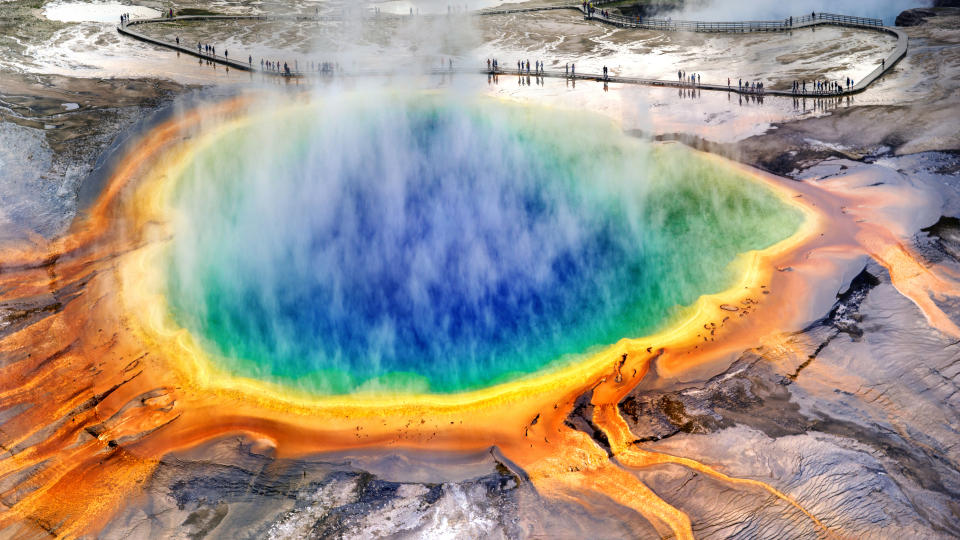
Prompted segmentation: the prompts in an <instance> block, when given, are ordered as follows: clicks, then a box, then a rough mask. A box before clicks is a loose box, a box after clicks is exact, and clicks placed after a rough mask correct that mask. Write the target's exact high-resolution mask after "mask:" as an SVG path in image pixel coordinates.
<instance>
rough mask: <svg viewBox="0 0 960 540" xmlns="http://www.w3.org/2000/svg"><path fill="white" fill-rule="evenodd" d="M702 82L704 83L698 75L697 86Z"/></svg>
mask: <svg viewBox="0 0 960 540" xmlns="http://www.w3.org/2000/svg"><path fill="white" fill-rule="evenodd" d="M702 82H703V81H701V80H700V75H699V74H697V84H698V85H699V84H700V83H702Z"/></svg>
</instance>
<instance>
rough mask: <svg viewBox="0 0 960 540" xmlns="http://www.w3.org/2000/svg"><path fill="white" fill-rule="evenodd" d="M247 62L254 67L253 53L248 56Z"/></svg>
mask: <svg viewBox="0 0 960 540" xmlns="http://www.w3.org/2000/svg"><path fill="white" fill-rule="evenodd" d="M247 63H248V64H250V67H253V55H252V54H251V55H250V56H248V57H247Z"/></svg>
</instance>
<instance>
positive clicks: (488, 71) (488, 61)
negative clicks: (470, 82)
mask: <svg viewBox="0 0 960 540" xmlns="http://www.w3.org/2000/svg"><path fill="white" fill-rule="evenodd" d="M487 73H490V59H489V58H487Z"/></svg>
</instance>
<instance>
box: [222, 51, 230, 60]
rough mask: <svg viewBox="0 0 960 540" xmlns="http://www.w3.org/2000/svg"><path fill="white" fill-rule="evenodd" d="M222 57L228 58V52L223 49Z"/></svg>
mask: <svg viewBox="0 0 960 540" xmlns="http://www.w3.org/2000/svg"><path fill="white" fill-rule="evenodd" d="M223 57H224V58H229V57H230V51H228V50H226V49H224V50H223Z"/></svg>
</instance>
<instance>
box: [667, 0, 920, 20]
mask: <svg viewBox="0 0 960 540" xmlns="http://www.w3.org/2000/svg"><path fill="white" fill-rule="evenodd" d="M931 3H932V2H931V1H930V0H794V1H791V2H783V1H781V0H754V1H751V2H744V1H743V0H687V2H686V3H685V5H684V8H683V9H682V10H679V11H674V12H672V15H673V16H674V17H676V18H683V19H692V20H704V21H746V20H780V19H784V18H786V17H790V16H800V15H804V14H808V13H810V12H825V13H839V14H842V15H854V16H858V17H874V18H882V19H883V20H884V23H885V24H893V20H894V19H895V18H896V16H897V14H899V13H900V12H901V11H903V10H905V9H910V8H915V7H928V6H930V5H931Z"/></svg>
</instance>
